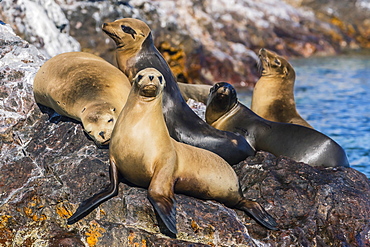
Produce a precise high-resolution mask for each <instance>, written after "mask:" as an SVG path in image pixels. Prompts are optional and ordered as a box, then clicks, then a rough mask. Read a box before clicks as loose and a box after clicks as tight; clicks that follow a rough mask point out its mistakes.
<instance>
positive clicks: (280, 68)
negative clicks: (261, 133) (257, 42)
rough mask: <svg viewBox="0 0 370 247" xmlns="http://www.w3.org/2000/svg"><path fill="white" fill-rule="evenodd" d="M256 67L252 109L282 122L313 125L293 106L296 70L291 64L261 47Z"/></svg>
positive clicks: (258, 113)
mask: <svg viewBox="0 0 370 247" xmlns="http://www.w3.org/2000/svg"><path fill="white" fill-rule="evenodd" d="M258 57H259V59H260V61H259V63H258V66H259V67H260V69H261V70H262V71H261V78H260V79H259V80H258V81H257V83H256V85H255V87H254V90H253V96H252V104H251V110H252V111H254V112H255V113H256V114H257V115H259V116H260V117H262V118H264V119H267V120H270V121H274V122H282V123H293V124H299V125H302V126H306V127H309V128H312V126H311V125H310V124H309V123H307V121H306V120H304V119H303V118H302V117H301V116H300V115H299V113H298V112H297V109H296V104H295V100H294V82H295V71H294V69H293V67H292V65H290V63H289V62H288V61H287V60H286V59H284V58H283V57H281V56H279V55H277V54H276V53H274V52H272V51H269V50H266V49H264V48H262V49H260V51H259V53H258Z"/></svg>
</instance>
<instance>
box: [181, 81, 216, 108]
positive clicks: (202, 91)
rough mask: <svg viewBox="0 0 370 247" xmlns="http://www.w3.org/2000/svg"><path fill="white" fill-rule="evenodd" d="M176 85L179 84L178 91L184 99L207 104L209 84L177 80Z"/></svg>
mask: <svg viewBox="0 0 370 247" xmlns="http://www.w3.org/2000/svg"><path fill="white" fill-rule="evenodd" d="M177 85H178V86H179V90H180V93H181V95H182V97H183V98H184V100H185V101H188V99H193V100H195V101H198V102H202V103H203V104H207V100H208V94H209V90H210V89H211V87H212V86H211V85H206V84H188V83H182V82H178V83H177Z"/></svg>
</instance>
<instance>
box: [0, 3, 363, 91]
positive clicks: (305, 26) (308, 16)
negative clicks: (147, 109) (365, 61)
mask: <svg viewBox="0 0 370 247" xmlns="http://www.w3.org/2000/svg"><path fill="white" fill-rule="evenodd" d="M3 2H4V6H2V5H0V16H3V19H4V20H5V21H6V22H8V23H11V24H12V26H13V27H14V28H15V27H16V28H17V30H18V34H22V35H23V37H25V38H26V39H27V40H28V41H30V42H31V43H32V44H34V45H36V47H38V48H42V50H45V52H46V53H47V54H49V55H50V56H54V55H56V53H60V52H65V51H71V50H78V49H79V46H78V45H77V44H76V43H75V41H74V39H76V40H78V42H79V43H80V44H81V50H83V51H87V52H91V53H94V54H96V55H99V56H102V57H103V58H105V59H106V60H108V61H110V62H111V63H113V64H115V59H114V48H115V44H114V43H113V42H112V41H111V40H110V39H109V38H108V37H107V35H105V34H104V33H102V31H101V28H100V27H101V25H102V23H104V22H110V21H113V20H115V19H120V18H123V17H133V18H139V19H142V20H144V21H145V22H147V23H148V25H149V26H150V27H151V28H152V30H153V34H154V38H155V43H156V46H157V47H158V48H159V49H160V50H161V52H163V54H164V55H165V57H166V58H167V59H168V60H167V61H168V62H169V64H170V65H171V66H172V69H173V72H174V73H175V75H176V76H177V78H178V80H179V81H183V82H189V83H208V84H213V83H214V82H219V81H227V82H229V83H232V84H234V85H235V86H253V84H254V83H255V82H256V81H257V79H258V77H259V73H258V71H257V66H256V63H257V56H256V52H257V51H258V50H259V49H260V48H262V47H265V48H268V49H270V50H273V51H276V52H278V53H279V54H280V55H284V56H305V57H308V56H311V55H314V54H320V55H333V54H336V53H338V52H341V51H343V50H346V49H354V48H359V47H369V44H370V42H369V37H370V36H369V33H368V30H369V25H370V24H369V21H368V18H367V16H366V14H367V13H368V6H367V5H366V2H365V1H363V0H362V1H351V0H345V1H341V3H340V4H339V3H337V1H326V2H325V3H322V1H312V0H309V1H308V0H307V1H298V0H285V1H284V0H261V1H257V2H256V1H243V0H235V1H233V2H232V4H230V1H228V0H210V1H201V0H192V1H147V0H131V1H79V0H68V1H67V0H58V1H56V2H57V3H58V4H56V3H55V2H54V1H53V0H22V1H11V0H4V1H3ZM348 5H350V6H351V7H352V8H351V11H350V14H348V11H347V10H348ZM31 10H32V11H37V13H38V14H37V15H35V14H28V13H29V11H31ZM34 16H37V19H36V18H31V17H34ZM4 17H5V18H4ZM45 30H48V32H47V33H49V36H50V37H49V36H45V35H46V32H45ZM68 34H70V35H68ZM72 37H73V38H72ZM59 40H60V42H59ZM68 47H69V48H68Z"/></svg>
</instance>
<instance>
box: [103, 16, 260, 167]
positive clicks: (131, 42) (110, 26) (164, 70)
mask: <svg viewBox="0 0 370 247" xmlns="http://www.w3.org/2000/svg"><path fill="white" fill-rule="evenodd" d="M102 28H103V31H104V32H105V33H106V34H108V35H109V36H110V37H111V38H112V39H113V40H114V41H115V43H116V45H117V49H116V57H117V64H118V66H119V68H120V69H121V70H122V71H123V72H124V73H125V74H126V75H127V76H128V77H129V79H130V80H131V79H132V78H133V76H134V75H136V73H137V72H139V71H140V70H142V69H145V68H148V67H154V68H156V69H157V70H158V71H160V72H161V74H163V76H164V79H165V80H166V82H167V86H166V88H165V89H164V93H163V114H164V117H165V121H166V124H167V128H168V130H169V132H170V135H171V137H172V138H174V139H175V140H177V141H180V142H183V143H187V144H190V145H192V146H197V147H200V148H204V149H207V150H210V151H212V152H214V153H217V154H218V155H220V156H221V157H222V158H224V159H225V160H226V161H227V162H229V164H237V163H239V162H240V161H242V160H244V159H245V158H246V157H247V156H251V155H254V151H253V149H252V148H251V147H250V146H249V145H248V143H247V142H246V141H245V139H244V138H243V137H242V136H240V135H236V134H234V133H230V132H226V131H220V130H216V129H215V128H213V127H211V126H209V125H208V124H207V123H205V122H204V121H203V120H202V119H200V118H199V117H198V116H197V115H196V114H195V113H194V112H193V111H192V110H191V109H190V107H189V106H188V105H187V104H186V102H185V101H184V99H183V97H182V96H181V93H180V91H179V87H178V85H177V82H176V80H175V77H174V75H173V74H172V72H171V70H170V68H169V66H168V64H167V62H166V61H165V60H164V58H163V57H162V55H161V54H160V53H159V51H158V50H157V48H156V47H155V46H154V43H153V38H152V34H151V31H150V28H149V27H148V25H147V24H145V23H144V22H142V21H140V20H137V19H132V18H124V19H121V20H117V21H114V22H110V23H104V24H103V27H102Z"/></svg>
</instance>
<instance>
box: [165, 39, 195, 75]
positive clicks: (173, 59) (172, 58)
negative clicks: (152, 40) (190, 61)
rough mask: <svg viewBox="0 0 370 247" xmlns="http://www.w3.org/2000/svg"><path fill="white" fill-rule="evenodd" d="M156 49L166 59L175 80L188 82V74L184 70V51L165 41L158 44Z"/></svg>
mask: <svg viewBox="0 0 370 247" xmlns="http://www.w3.org/2000/svg"><path fill="white" fill-rule="evenodd" d="M158 50H159V51H160V52H161V53H162V55H163V57H164V59H165V60H166V61H167V63H168V65H169V66H170V68H171V71H172V73H173V74H174V75H175V77H176V79H177V81H180V82H189V76H188V73H187V70H186V54H185V51H184V50H183V49H181V48H180V47H172V46H171V44H170V43H168V42H166V41H164V42H162V43H161V44H159V47H158Z"/></svg>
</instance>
